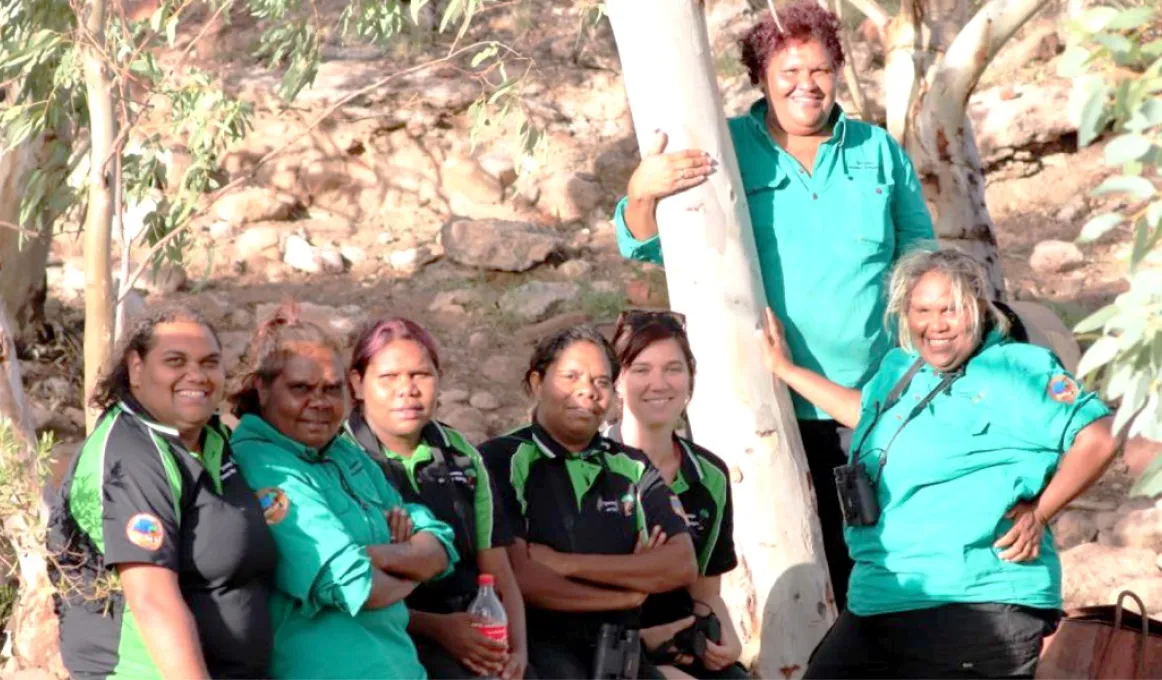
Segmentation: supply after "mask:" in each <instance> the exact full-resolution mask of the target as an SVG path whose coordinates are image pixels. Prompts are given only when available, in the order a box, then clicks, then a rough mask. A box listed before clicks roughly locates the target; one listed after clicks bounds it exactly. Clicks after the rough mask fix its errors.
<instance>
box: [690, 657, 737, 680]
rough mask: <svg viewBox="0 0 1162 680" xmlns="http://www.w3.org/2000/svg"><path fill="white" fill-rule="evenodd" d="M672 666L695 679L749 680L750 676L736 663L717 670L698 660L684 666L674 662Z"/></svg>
mask: <svg viewBox="0 0 1162 680" xmlns="http://www.w3.org/2000/svg"><path fill="white" fill-rule="evenodd" d="M674 668H677V669H678V670H680V671H682V672H683V673H685V674H686V675H689V676H690V677H692V678H697V680H749V678H750V673H747V672H746V669H745V668H743V667H742V665H741V664H737V663H732V664H730V665H729V666H727V667H726V668H723V669H722V670H717V671H712V670H709V669H707V668H706V667H705V666H703V665H702V662H701V661H700V660H699V661H695V662H694V663H692V664H689V665H684V666H683V665H678V664H674Z"/></svg>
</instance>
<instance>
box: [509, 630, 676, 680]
mask: <svg viewBox="0 0 1162 680" xmlns="http://www.w3.org/2000/svg"><path fill="white" fill-rule="evenodd" d="M595 651H596V650H595V643H587V642H585V641H584V640H581V639H577V638H576V637H573V638H571V639H550V638H547V637H540V638H536V639H531V638H530V639H529V666H535V667H536V669H537V673H538V674H539V675H538V677H544V678H554V679H560V680H588V679H589V678H592V677H593V656H594V652H595ZM637 676H638V677H639V678H642V679H648V680H663V679H664V677H665V676H663V675H662V674H661V672H660V671H659V670H658V669H657V667H655V666H654V665H653V664H652V663H650V661H649V659H647V658H646V656H645V654H642V655H641V660H640V662H639V665H638V675H637Z"/></svg>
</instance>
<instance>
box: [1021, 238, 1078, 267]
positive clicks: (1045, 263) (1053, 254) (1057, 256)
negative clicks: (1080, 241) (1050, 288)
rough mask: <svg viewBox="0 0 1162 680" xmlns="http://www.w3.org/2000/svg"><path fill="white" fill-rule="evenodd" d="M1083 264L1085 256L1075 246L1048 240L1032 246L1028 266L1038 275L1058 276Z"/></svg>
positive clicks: (1069, 243) (1065, 242)
mask: <svg viewBox="0 0 1162 680" xmlns="http://www.w3.org/2000/svg"><path fill="white" fill-rule="evenodd" d="M1082 264H1085V255H1084V254H1083V253H1082V252H1081V248H1078V247H1077V244H1075V243H1071V242H1069V241H1056V240H1048V241H1041V242H1040V243H1038V244H1037V245H1035V246H1033V254H1032V255H1030V256H1029V266H1030V267H1032V268H1033V271H1035V272H1037V273H1038V274H1058V273H1060V272H1064V271H1068V270H1070V269H1074V268H1076V267H1079V266H1081V265H1082Z"/></svg>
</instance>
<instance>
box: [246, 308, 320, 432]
mask: <svg viewBox="0 0 1162 680" xmlns="http://www.w3.org/2000/svg"><path fill="white" fill-rule="evenodd" d="M294 343H304V344H311V345H322V346H323V347H326V348H328V349H330V350H331V351H333V352H334V353H335V358H336V359H338V360H339V361H342V356H343V350H342V348H341V347H340V346H339V343H338V341H336V340H335V338H334V337H333V336H332V335H331V334H330V333H328V332H327V331H326V330H324V329H323V327H322V326H320V325H318V324H317V323H315V322H313V321H308V320H306V319H303V318H301V317H300V316H299V306H298V305H297V304H296V303H294V302H287V303H284V304H282V305H280V306H279V307H278V309H276V310H274V313H273V314H271V315H270V318H268V319H266V320H265V321H263V322H262V323H260V324H259V325H258V328H256V329H255V331H254V337H252V338H251V339H250V344H249V345H248V346H247V348H246V355H245V360H244V363H243V369H242V372H241V373H240V374H239V375H238V377H237V378H236V379H235V382H234V386H233V387H232V388H231V389H230V393H229V394H228V395H227V396H226V399H227V401H229V402H230V404H231V405H232V408H231V413H233V414H234V415H235V416H237V417H239V418H241V417H242V416H244V415H246V414H247V413H255V414H257V413H259V412H260V411H261V405H260V403H259V399H258V386H259V385H260V384H261V385H263V386H268V385H270V384H271V383H272V382H274V379H275V378H277V377H278V376H279V374H280V373H282V370H283V368H284V367H285V366H286V361H287V359H288V358H290V357H291V356H292V355H293V354H294V349H293V348H291V347H289V345H292V344H294Z"/></svg>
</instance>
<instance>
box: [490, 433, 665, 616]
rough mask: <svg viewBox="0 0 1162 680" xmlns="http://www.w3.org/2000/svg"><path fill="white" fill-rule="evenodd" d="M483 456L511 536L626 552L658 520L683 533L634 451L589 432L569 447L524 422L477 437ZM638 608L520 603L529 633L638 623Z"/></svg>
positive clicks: (567, 547) (572, 548) (571, 549)
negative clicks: (572, 608)
mask: <svg viewBox="0 0 1162 680" xmlns="http://www.w3.org/2000/svg"><path fill="white" fill-rule="evenodd" d="M480 452H481V454H482V455H483V456H484V462H485V463H487V465H488V469H489V470H490V471H491V472H492V476H493V478H494V479H495V480H496V486H497V488H498V489H499V490H500V496H501V498H502V500H503V505H504V508H505V514H506V516H507V517H508V518H509V520H510V522H511V524H512V529H513V534H514V535H515V536H517V537H520V538H523V539H524V540H526V541H528V542H530V543H540V544H543V545H547V546H549V547H551V548H553V549H554V550H558V551H560V552H567V553H587V554H601V555H623V554H628V553H632V552H633V549H634V545H635V544H636V542H637V539H638V537H639V536H641V535H643V534H644V533H646V532H647V531H649V530H652V529H653V527H655V526H660V527H661V528H662V531H664V532H666V534H667V535H668V536H677V535H679V534H685V533H687V532H688V528H687V526H686V521H685V517H684V516H683V513H682V507H681V505H680V504H679V502H678V499H677V498H676V497H675V496H674V495H673V494H672V493H671V492H670V489H669V488H668V487H667V486H666V483H665V480H663V479H662V476H661V474H660V473H659V472H658V470H657V468H655V467H654V466H653V465H651V464H650V461H649V458H647V457H646V455H645V454H644V453H642V452H641V451H639V450H637V449H634V448H632V447H628V446H625V445H623V444H620V443H618V442H615V441H613V440H611V439H608V438H606V437H603V436H601V435H596V436H594V438H593V441H591V442H590V443H589V446H587V447H586V449H585V451H583V452H581V453H572V452H570V451H569V450H567V449H566V448H565V447H564V446H562V445H561V444H560V443H558V442H557V441H556V440H554V439H553V438H552V437H551V436H550V435H549V433H548V432H546V431H545V429H544V428H543V427H541V426H540V425H539V424H537V423H536V422H534V423H533V424H531V425H528V426H526V427H523V428H521V429H519V430H516V431H514V432H511V433H509V434H507V435H504V436H502V437H497V438H496V439H492V440H490V441H488V442H485V443H484V444H482V445H481V447H480ZM638 614H639V611H638V610H636V609H635V610H631V611H620V612H594V613H566V612H552V611H544V610H539V609H537V608H536V607H532V606H529V607H528V618H529V624H528V628H529V634H530V636H535V637H552V636H553V635H554V634H556V633H558V632H561V633H562V634H564V633H570V634H579V635H583V636H590V635H592V634H593V633H595V632H596V631H597V630H598V629H599V627H600V624H601V623H622V624H625V625H628V626H631V627H634V626H637V625H638Z"/></svg>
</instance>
